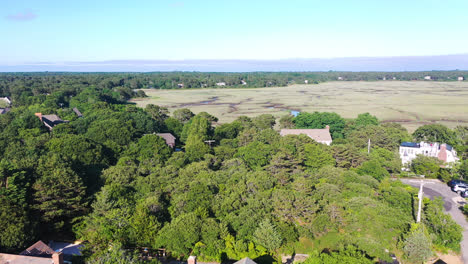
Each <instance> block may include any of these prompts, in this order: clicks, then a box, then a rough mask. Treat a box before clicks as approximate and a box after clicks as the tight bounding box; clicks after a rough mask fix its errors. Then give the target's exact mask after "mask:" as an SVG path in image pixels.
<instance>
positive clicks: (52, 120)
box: [35, 113, 68, 130]
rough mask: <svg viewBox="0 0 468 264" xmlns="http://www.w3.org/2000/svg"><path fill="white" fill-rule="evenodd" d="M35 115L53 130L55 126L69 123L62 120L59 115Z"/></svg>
mask: <svg viewBox="0 0 468 264" xmlns="http://www.w3.org/2000/svg"><path fill="white" fill-rule="evenodd" d="M35 115H36V116H37V117H38V118H39V119H40V120H41V122H42V123H44V125H45V126H46V127H47V128H48V129H49V130H52V128H54V126H56V125H58V124H62V123H68V121H67V120H62V119H60V117H58V115H43V114H42V113H35Z"/></svg>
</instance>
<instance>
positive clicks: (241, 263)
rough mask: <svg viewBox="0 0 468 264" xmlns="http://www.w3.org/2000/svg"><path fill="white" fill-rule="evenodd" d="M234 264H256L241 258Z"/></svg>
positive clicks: (248, 259)
mask: <svg viewBox="0 0 468 264" xmlns="http://www.w3.org/2000/svg"><path fill="white" fill-rule="evenodd" d="M234 264H257V263H256V262H255V261H253V260H251V259H250V258H243V259H241V260H239V261H237V262H235V263H234Z"/></svg>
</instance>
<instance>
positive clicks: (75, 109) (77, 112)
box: [73, 107, 83, 117]
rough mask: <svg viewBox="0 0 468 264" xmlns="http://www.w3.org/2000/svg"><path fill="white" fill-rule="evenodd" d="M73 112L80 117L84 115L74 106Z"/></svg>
mask: <svg viewBox="0 0 468 264" xmlns="http://www.w3.org/2000/svg"><path fill="white" fill-rule="evenodd" d="M73 112H75V114H76V116H78V117H83V114H82V113H81V112H80V110H78V108H76V107H73Z"/></svg>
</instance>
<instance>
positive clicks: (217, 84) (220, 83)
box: [216, 82, 226, 86]
mask: <svg viewBox="0 0 468 264" xmlns="http://www.w3.org/2000/svg"><path fill="white" fill-rule="evenodd" d="M216 86H226V83H225V82H219V83H216Z"/></svg>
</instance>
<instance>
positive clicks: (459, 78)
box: [457, 76, 465, 81]
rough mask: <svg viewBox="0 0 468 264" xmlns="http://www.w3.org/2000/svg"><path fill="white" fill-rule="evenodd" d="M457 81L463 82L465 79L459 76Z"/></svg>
mask: <svg viewBox="0 0 468 264" xmlns="http://www.w3.org/2000/svg"><path fill="white" fill-rule="evenodd" d="M457 80H459V81H464V80H465V77H463V76H459V77H458V78H457Z"/></svg>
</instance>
